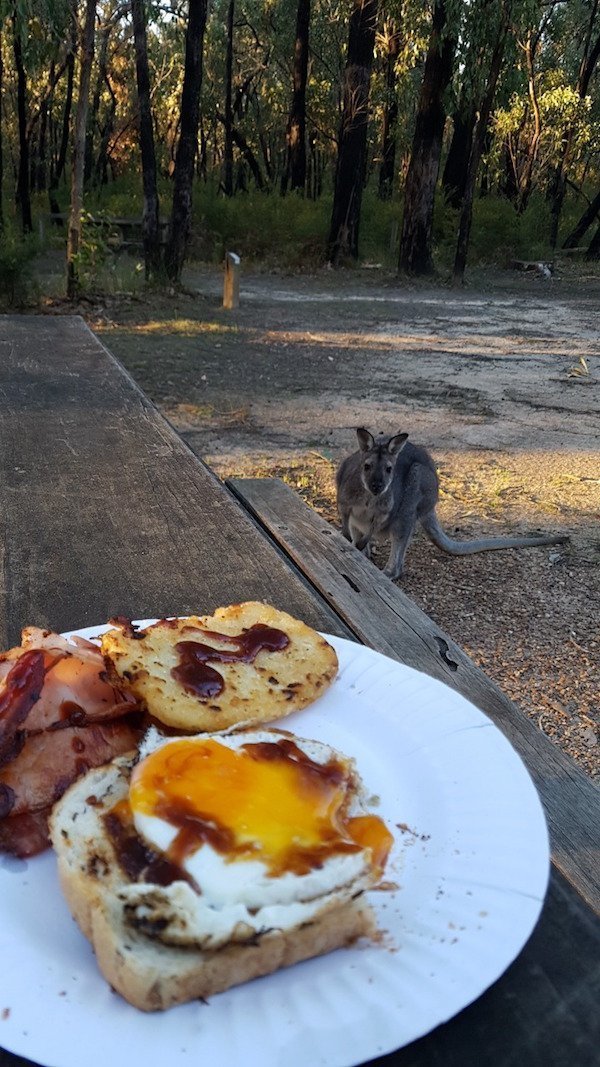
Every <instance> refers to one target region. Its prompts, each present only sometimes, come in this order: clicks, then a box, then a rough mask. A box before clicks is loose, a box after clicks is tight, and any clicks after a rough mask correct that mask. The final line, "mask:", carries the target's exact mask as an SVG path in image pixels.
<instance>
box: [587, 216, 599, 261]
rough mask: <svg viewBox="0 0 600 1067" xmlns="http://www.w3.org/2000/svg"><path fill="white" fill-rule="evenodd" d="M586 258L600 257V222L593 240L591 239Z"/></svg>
mask: <svg viewBox="0 0 600 1067" xmlns="http://www.w3.org/2000/svg"><path fill="white" fill-rule="evenodd" d="M585 258H586V259H600V223H599V224H598V227H597V229H596V232H595V234H594V236H593V237H592V240H591V241H590V245H589V248H588V250H587V252H586V254H585Z"/></svg>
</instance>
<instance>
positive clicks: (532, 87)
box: [517, 32, 542, 215]
mask: <svg viewBox="0 0 600 1067" xmlns="http://www.w3.org/2000/svg"><path fill="white" fill-rule="evenodd" d="M537 41H539V35H538V37H537V39H536V41H535V42H534V38H533V34H532V33H531V32H530V33H529V34H528V36H527V41H526V43H525V49H524V50H525V60H526V63H527V91H528V93H529V101H530V103H531V110H532V112H533V135H532V137H531V140H530V142H529V147H528V149H527V159H526V162H525V167H524V169H523V173H522V175H521V179H520V181H519V198H518V201H517V212H518V214H519V215H522V214H523V212H524V211H525V209H526V207H527V204H528V203H529V197H530V196H531V190H532V186H533V168H534V166H535V161H536V159H537V155H538V151H539V147H540V140H541V136H542V116H541V113H540V105H539V100H538V95H537V86H536V84H535V68H534V60H535V50H536V47H537Z"/></svg>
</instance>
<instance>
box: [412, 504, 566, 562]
mask: <svg viewBox="0 0 600 1067" xmlns="http://www.w3.org/2000/svg"><path fill="white" fill-rule="evenodd" d="M421 525H422V527H423V529H424V530H425V533H426V534H427V536H428V537H430V538H431V540H432V541H433V543H434V544H435V545H437V546H438V548H441V549H442V552H448V553H449V554H450V555H451V556H470V555H472V554H473V553H474V552H491V551H493V550H494V549H497V548H531V547H533V546H535V545H538V546H540V545H560V544H564V542H565V541H568V540H569V538H568V537H566V536H564V535H562V536H561V535H559V534H556V535H555V536H554V537H483V538H481V540H479V541H477V540H475V541H454V540H453V539H452V538H451V537H448V534H447V533H445V531H444V530H443V529H442V527H441V526H440V524H439V522H438V520H437V517H436V515H435V512H433V511H430V512H429V514H427V515H424V516H423V517H422V518H421Z"/></svg>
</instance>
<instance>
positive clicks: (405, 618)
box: [228, 478, 600, 908]
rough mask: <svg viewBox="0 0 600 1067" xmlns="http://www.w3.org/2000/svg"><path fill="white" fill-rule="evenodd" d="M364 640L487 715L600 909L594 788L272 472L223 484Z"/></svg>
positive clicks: (598, 805) (598, 798)
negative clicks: (520, 764)
mask: <svg viewBox="0 0 600 1067" xmlns="http://www.w3.org/2000/svg"><path fill="white" fill-rule="evenodd" d="M228 484H229V485H230V486H231V488H232V489H233V491H234V492H235V494H236V495H237V496H238V497H239V499H240V500H241V501H242V502H243V503H244V504H245V505H246V506H247V507H248V508H249V510H250V512H251V513H252V514H253V515H254V516H255V517H256V518H257V519H258V520H260V522H261V523H262V524H263V525H264V527H265V529H266V530H267V531H268V533H269V534H270V535H271V536H272V537H274V538H275V540H276V541H277V542H278V544H279V545H280V546H281V547H282V548H283V549H284V550H285V551H286V552H287V554H288V555H289V557H290V559H292V560H294V561H295V562H296V563H298V564H299V565H300V566H301V567H302V569H303V571H304V573H305V574H306V575H307V577H308V578H309V579H310V581H311V582H312V584H313V586H314V587H315V589H317V590H318V591H319V592H320V593H321V595H322V596H324V597H325V598H326V600H327V601H328V603H329V604H330V605H331V606H332V607H333V609H334V610H335V611H336V612H337V613H338V614H339V615H340V616H341V617H342V619H343V620H344V621H345V622H346V624H347V625H348V626H349V627H350V629H351V630H352V631H353V633H354V634H355V635H356V636H357V637H358V638H359V639H360V640H361V641H362V642H363V643H364V644H366V645H370V646H371V647H372V648H376V649H377V650H378V651H380V652H383V653H385V654H386V655H388V656H392V657H393V658H394V659H398V660H400V661H401V662H402V663H406V664H408V665H409V666H410V667H415V668H416V669H417V670H422V671H424V672H425V673H427V674H430V675H432V676H433V677H434V678H439V679H441V680H442V681H443V682H446V683H447V684H448V685H450V686H452V687H453V688H454V689H456V690H458V692H459V693H462V695H463V696H465V697H466V698H467V699H468V700H470V701H472V703H473V704H475V705H476V706H477V707H479V708H481V709H482V711H484V712H485V713H486V715H489V717H490V719H492V720H493V721H494V722H495V723H496V725H497V726H498V727H499V728H500V729H501V730H502V731H503V732H504V733H505V734H506V735H507V737H508V738H509V740H510V741H511V743H512V744H513V746H514V747H515V749H516V750H517V752H519V754H520V755H521V757H522V758H523V760H524V762H525V764H526V766H527V767H528V769H529V772H530V774H531V775H532V778H533V780H534V781H535V784H536V786H537V788H538V790H539V793H540V796H541V798H542V802H543V804H544V808H545V811H546V816H547V819H548V825H549V828H550V835H551V840H552V849H553V859H554V862H555V863H556V865H557V867H558V868H559V869H560V870H561V871H563V873H564V874H565V876H566V877H567V878H568V879H569V881H571V882H572V883H573V884H574V885H576V886H577V888H578V890H579V892H580V893H581V894H582V895H583V896H584V898H585V899H586V900H588V901H589V902H590V903H591V904H592V905H593V906H594V907H596V908H599V907H600V869H599V863H598V856H599V845H600V837H599V827H600V791H598V790H597V788H596V787H595V786H594V784H593V783H592V782H591V781H590V779H589V778H588V777H587V776H586V775H585V774H584V773H583V772H582V771H580V770H579V768H578V767H577V766H576V765H575V763H574V762H573V761H572V760H571V759H570V758H569V757H568V756H567V755H566V754H565V753H564V752H563V751H562V750H561V749H559V748H557V747H556V746H555V745H554V744H553V743H552V742H551V741H549V740H548V738H546V737H545V735H544V734H542V733H541V732H540V731H539V730H538V729H536V727H535V725H534V724H533V723H532V722H531V721H530V720H529V719H528V718H527V716H526V715H525V714H524V713H523V712H521V711H520V710H519V709H518V708H517V707H516V705H515V704H513V703H512V701H510V700H509V699H508V697H507V696H505V695H504V693H502V691H501V690H500V689H499V688H498V686H496V685H495V684H494V683H493V682H492V681H491V679H490V678H488V677H487V675H486V674H485V673H484V672H483V671H482V670H480V668H479V667H477V666H476V665H475V664H474V663H473V662H472V660H470V659H469V657H468V656H467V655H466V654H465V653H464V652H463V651H462V649H460V648H459V646H458V645H457V644H456V643H455V642H454V641H453V640H452V638H451V637H449V636H448V635H447V634H445V633H444V632H443V631H442V630H441V629H440V628H439V626H437V625H436V624H435V623H434V622H433V620H432V619H430V618H429V617H428V616H427V615H425V614H424V612H422V611H421V609H420V608H418V607H417V605H416V604H415V603H414V602H413V601H412V600H410V599H409V597H407V596H406V594H405V593H403V592H402V590H401V589H399V588H398V587H397V586H396V585H394V583H393V582H392V581H390V579H389V578H386V577H385V575H384V574H382V573H381V572H380V571H378V570H377V569H376V568H375V567H374V566H373V564H372V563H370V562H369V561H368V560H367V559H365V557H364V556H363V555H362V554H361V553H360V552H357V551H356V549H354V548H353V547H352V545H350V544H349V542H348V541H346V540H345V539H344V538H343V537H342V536H341V534H340V533H338V531H337V530H335V529H334V528H333V527H332V526H331V525H330V524H329V523H327V522H326V521H325V520H324V519H322V518H321V517H320V516H319V515H317V514H316V512H314V511H312V510H311V509H310V508H309V507H307V505H306V504H305V503H304V502H303V501H302V499H301V498H300V497H299V496H298V495H297V494H296V493H294V492H293V490H292V489H290V488H289V487H288V486H287V485H285V483H284V482H282V481H280V480H279V479H277V478H256V479H237V478H236V479H232V480H231V481H230V482H229V483H228Z"/></svg>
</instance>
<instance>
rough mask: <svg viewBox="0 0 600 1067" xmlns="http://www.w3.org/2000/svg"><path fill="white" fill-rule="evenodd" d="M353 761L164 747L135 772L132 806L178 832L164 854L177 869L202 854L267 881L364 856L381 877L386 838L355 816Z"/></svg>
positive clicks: (258, 750)
mask: <svg viewBox="0 0 600 1067" xmlns="http://www.w3.org/2000/svg"><path fill="white" fill-rule="evenodd" d="M354 788H355V786H354V780H353V774H352V769H351V766H350V763H349V762H346V761H344V760H343V759H341V758H337V757H335V756H333V757H331V758H330V759H329V760H328V761H327V762H325V763H319V762H318V761H316V760H313V759H311V757H310V756H308V755H307V754H306V753H305V752H304V751H303V750H302V748H300V747H299V746H298V745H297V744H296V743H295V741H293V740H291V739H290V738H287V737H282V738H281V739H280V740H278V741H276V742H272V741H264V742H248V743H246V744H243V745H241V746H240V748H237V749H234V748H230V747H228V746H227V745H224V744H220V743H219V742H218V741H217V740H215V739H213V738H207V739H201V738H200V739H193V740H192V739H182V740H178V741H173V742H170V743H169V744H167V745H164V746H162V747H161V748H159V749H157V750H156V751H155V752H153V753H152V754H151V755H150V756H147V757H146V759H145V760H143V761H142V762H141V763H140V764H138V766H137V767H136V768H135V770H134V772H133V774H132V778H131V785H130V792H129V802H130V804H131V808H132V811H133V813H134V815H135V814H140V815H149V816H154V817H156V818H158V819H161V820H163V821H164V822H167V823H168V824H169V825H170V826H171V827H173V828H174V829H175V830H176V834H175V837H174V840H173V842H172V844H171V846H170V848H169V849H168V852H167V853H166V856H167V858H168V860H169V861H170V862H172V863H174V864H176V865H177V866H180V867H181V866H182V865H183V863H184V862H185V860H186V858H187V857H188V856H190V855H192V854H193V853H194V852H196V851H197V850H198V849H199V848H201V847H202V846H203V845H205V844H206V845H209V846H211V847H212V848H213V849H214V850H215V851H216V852H218V853H220V854H221V855H222V856H224V857H226V859H227V860H228V861H230V862H232V861H244V860H260V861H261V862H262V863H263V864H264V866H265V867H266V869H267V872H268V874H269V875H270V876H272V877H277V876H279V875H281V874H284V873H287V872H291V873H294V874H297V875H302V874H307V873H308V872H309V871H311V870H314V869H318V868H320V867H322V866H323V863H324V862H325V860H326V859H327V858H328V857H329V856H333V855H340V854H342V853H356V852H360V851H361V850H363V849H369V850H370V864H371V866H372V867H373V868H374V869H375V870H376V871H380V870H383V866H384V864H385V860H386V858H387V854H388V852H389V849H390V847H391V844H392V840H393V839H392V836H391V834H390V833H389V831H388V830H387V828H386V826H385V824H384V823H383V822H382V820H381V819H379V818H378V817H377V816H374V815H369V814H364V815H359V816H351V815H350V814H349V808H350V804H351V800H352V796H353V790H354Z"/></svg>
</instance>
